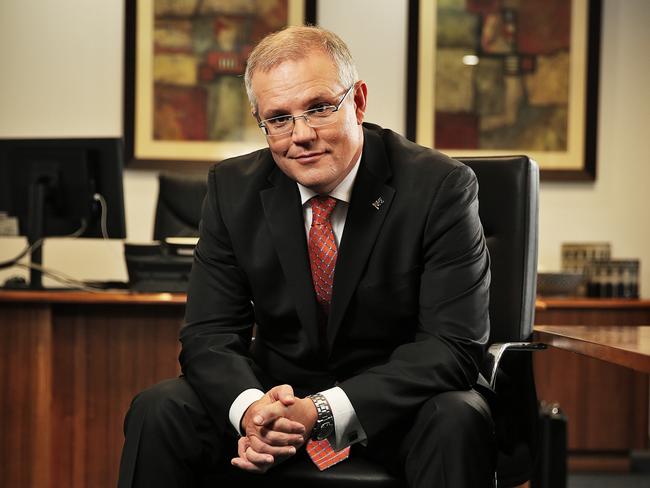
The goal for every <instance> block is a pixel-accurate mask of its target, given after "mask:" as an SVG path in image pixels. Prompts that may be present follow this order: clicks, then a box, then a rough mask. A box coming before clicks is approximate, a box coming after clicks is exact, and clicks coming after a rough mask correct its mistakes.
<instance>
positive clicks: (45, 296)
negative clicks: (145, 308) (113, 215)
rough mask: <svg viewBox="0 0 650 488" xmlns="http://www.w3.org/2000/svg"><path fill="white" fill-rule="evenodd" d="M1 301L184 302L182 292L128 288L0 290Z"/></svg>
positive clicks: (159, 303)
mask: <svg viewBox="0 0 650 488" xmlns="http://www.w3.org/2000/svg"><path fill="white" fill-rule="evenodd" d="M1 302H20V303H25V302H32V303H114V304H120V303H123V304H144V305H161V304H170V305H171V304H184V303H185V294H184V293H135V292H131V291H128V290H107V291H97V292H89V291H78V290H0V303H1Z"/></svg>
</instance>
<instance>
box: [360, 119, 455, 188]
mask: <svg viewBox="0 0 650 488" xmlns="http://www.w3.org/2000/svg"><path fill="white" fill-rule="evenodd" d="M364 129H365V136H366V138H367V140H368V141H369V143H370V144H373V145H380V146H381V150H382V151H383V152H384V154H385V156H386V158H387V160H388V164H389V165H390V167H391V169H392V172H393V174H394V175H399V174H402V175H406V174H412V175H413V176H417V177H419V178H427V177H430V178H441V177H442V178H444V176H446V175H448V174H449V173H451V172H453V171H454V170H456V169H457V168H462V167H464V166H465V165H463V164H462V163H461V162H459V161H456V160H455V159H453V158H451V157H449V156H448V155H446V154H444V153H442V152H440V151H438V150H436V149H432V148H430V147H426V146H422V145H420V144H417V143H415V142H413V141H410V140H408V139H407V138H406V137H404V136H402V135H400V134H398V133H397V132H394V131H392V130H390V129H385V128H383V127H380V126H378V125H375V124H370V123H364Z"/></svg>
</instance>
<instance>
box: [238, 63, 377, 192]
mask: <svg viewBox="0 0 650 488" xmlns="http://www.w3.org/2000/svg"><path fill="white" fill-rule="evenodd" d="M251 81H252V87H253V91H254V92H255V96H256V98H257V116H258V117H259V119H260V120H264V119H268V118H271V117H276V116H279V115H300V114H302V113H303V112H304V111H306V110H310V109H312V108H315V107H317V106H318V105H322V104H329V105H337V104H338V103H339V101H340V100H341V98H342V97H343V95H345V92H346V90H347V89H348V88H350V87H349V86H343V85H342V84H341V81H340V80H339V76H338V71H337V69H336V67H335V66H334V63H333V62H332V61H331V60H330V58H329V57H328V56H327V55H326V54H323V53H321V52H318V51H315V52H313V51H312V52H311V53H309V54H308V56H306V57H305V58H304V59H301V60H298V61H285V62H283V63H281V64H280V65H278V66H275V67H274V68H272V69H271V70H270V71H268V72H257V73H255V74H254V75H253V78H252V80H251ZM365 108H366V85H365V83H363V82H362V81H360V82H357V84H356V86H355V87H354V88H353V89H352V91H351V92H350V94H349V95H348V96H347V97H346V98H345V100H344V101H343V104H342V105H341V107H340V109H339V111H338V112H337V113H336V114H335V116H336V118H335V122H334V123H332V124H330V125H326V126H323V127H318V128H315V129H314V128H312V127H309V126H308V125H307V124H306V122H305V120H304V119H302V118H300V119H296V121H295V126H294V129H293V132H292V133H289V134H284V135H280V136H268V137H267V141H268V144H269V148H270V149H271V153H272V154H273V159H274V160H275V162H276V164H277V165H278V166H279V167H280V169H281V170H282V171H283V172H284V173H285V174H286V175H287V176H289V178H291V179H293V180H295V181H297V182H299V183H300V184H302V185H304V186H306V187H308V188H311V189H312V190H314V191H316V192H317V193H327V192H330V191H331V190H333V189H334V188H335V187H336V186H337V185H338V184H339V183H340V182H341V181H342V180H343V179H344V178H345V177H346V176H347V174H348V173H349V172H350V170H351V169H352V167H353V166H354V163H355V162H356V160H357V159H358V157H359V155H360V154H361V149H362V147H363V129H362V127H361V122H363V115H364V111H365Z"/></svg>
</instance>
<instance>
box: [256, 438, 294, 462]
mask: <svg viewBox="0 0 650 488" xmlns="http://www.w3.org/2000/svg"><path fill="white" fill-rule="evenodd" d="M249 439H250V447H251V448H253V450H254V451H255V452H258V453H263V454H270V455H271V456H273V457H274V458H278V457H289V456H293V455H294V454H295V453H296V448H295V446H293V445H289V444H282V445H270V444H268V443H266V442H264V441H263V440H261V439H259V438H258V437H255V436H251V437H250V438H249Z"/></svg>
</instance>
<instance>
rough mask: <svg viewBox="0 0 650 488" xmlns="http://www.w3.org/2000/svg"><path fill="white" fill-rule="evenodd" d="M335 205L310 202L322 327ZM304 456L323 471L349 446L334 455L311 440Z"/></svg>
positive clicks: (326, 199) (314, 275)
mask: <svg viewBox="0 0 650 488" xmlns="http://www.w3.org/2000/svg"><path fill="white" fill-rule="evenodd" d="M335 206H336V200H335V199H334V198H332V197H323V196H317V197H314V198H312V199H311V212H312V221H311V228H310V229H309V262H310V265H311V278H312V281H313V283H314V291H315V292H316V300H317V301H318V304H319V305H320V307H321V310H322V312H323V317H325V320H324V323H325V324H326V323H327V317H328V316H329V312H330V303H331V302H332V285H333V283H334V267H335V266H336V254H337V251H336V239H335V237H334V230H333V229H332V222H331V221H330V216H331V215H332V211H333V210H334V207H335ZM307 453H308V454H309V457H310V458H311V460H312V461H313V462H314V464H315V465H316V466H317V467H318V469H320V470H321V471H323V470H324V469H327V468H329V467H331V466H334V465H335V464H336V463H339V462H341V461H343V460H344V459H347V457H348V456H349V455H350V447H346V448H344V449H342V450H340V451H338V452H337V451H335V450H334V449H332V446H331V445H330V443H329V441H328V440H327V439H325V440H322V441H315V440H313V439H310V440H309V441H308V442H307Z"/></svg>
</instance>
